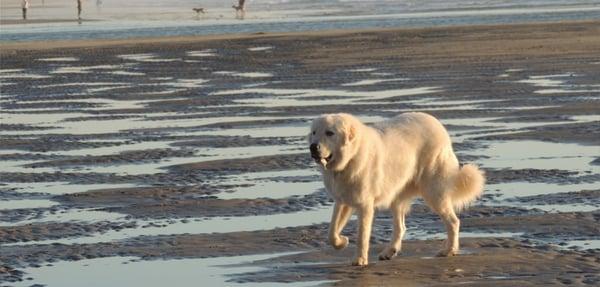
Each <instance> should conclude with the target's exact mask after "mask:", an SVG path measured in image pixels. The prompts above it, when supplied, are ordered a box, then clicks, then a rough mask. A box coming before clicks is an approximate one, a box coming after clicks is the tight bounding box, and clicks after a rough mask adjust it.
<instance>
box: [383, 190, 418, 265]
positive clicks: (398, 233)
mask: <svg viewBox="0 0 600 287" xmlns="http://www.w3.org/2000/svg"><path fill="white" fill-rule="evenodd" d="M411 201H412V197H409V198H398V199H397V200H395V201H394V202H393V203H392V206H391V211H392V214H393V216H394V219H393V223H394V233H393V235H392V241H391V242H390V244H389V245H388V246H387V247H386V248H385V249H384V250H383V251H381V253H379V260H390V259H392V258H393V257H394V256H396V254H398V252H400V249H401V248H402V238H403V237H404V233H405V232H406V225H405V224H404V218H405V217H406V214H407V213H408V211H409V210H410V205H411Z"/></svg>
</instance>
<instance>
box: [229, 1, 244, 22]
mask: <svg viewBox="0 0 600 287" xmlns="http://www.w3.org/2000/svg"><path fill="white" fill-rule="evenodd" d="M231 8H233V9H235V18H236V19H244V17H246V0H238V4H237V5H233V6H231Z"/></svg>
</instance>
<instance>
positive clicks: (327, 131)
mask: <svg viewBox="0 0 600 287" xmlns="http://www.w3.org/2000/svg"><path fill="white" fill-rule="evenodd" d="M309 142H310V143H311V144H313V143H314V144H318V145H319V147H320V154H321V157H322V158H321V159H316V160H315V162H317V165H318V166H319V168H320V170H321V172H322V176H323V182H324V184H325V187H326V189H327V191H328V192H329V193H330V194H331V196H332V197H333V198H334V200H335V207H334V212H333V216H332V219H331V225H330V232H329V240H330V243H331V244H332V245H333V246H334V247H335V248H338V249H339V248H344V247H345V246H347V244H348V238H346V237H345V236H342V235H340V232H341V230H342V229H343V227H344V225H345V224H346V223H347V221H348V219H349V217H350V215H351V214H352V212H353V211H354V210H356V211H357V213H358V221H359V222H358V225H359V232H358V237H359V238H358V240H357V245H358V254H357V257H356V259H355V260H354V262H353V264H354V265H367V264H368V250H369V238H370V234H371V224H372V221H373V216H374V212H375V209H376V208H383V209H388V208H389V209H391V211H392V213H393V215H394V232H393V238H392V241H391V242H390V244H389V246H388V247H387V248H386V249H385V250H384V251H383V252H381V253H380V254H379V258H380V259H382V260H384V259H391V258H392V257H394V256H395V255H396V254H397V252H398V251H400V247H401V241H402V237H403V235H404V232H405V230H406V227H405V225H404V217H405V214H406V213H407V212H408V210H409V208H410V205H411V202H412V199H413V198H414V197H415V196H421V197H423V199H424V201H425V203H426V204H427V205H428V206H429V207H430V208H431V209H432V210H433V211H435V212H436V213H438V214H439V215H440V217H441V218H442V220H443V222H444V224H445V226H446V229H447V232H448V239H447V240H446V245H445V247H444V248H443V249H442V251H440V253H439V254H438V255H440V256H451V255H454V254H456V252H457V251H458V246H459V244H458V230H459V225H460V222H459V220H458V218H457V217H456V214H455V211H459V210H461V209H462V208H464V207H465V206H467V205H468V204H469V203H470V202H472V201H473V200H475V199H476V198H477V197H479V196H480V195H481V193H482V191H483V185H484V182H485V178H484V175H483V172H481V171H480V170H479V169H478V168H477V166H475V165H470V164H468V165H464V166H463V167H462V168H460V167H459V164H458V160H457V158H456V155H455V154H454V151H453V150H452V143H451V141H450V136H449V135H448V132H447V131H446V129H445V128H444V127H443V126H442V124H441V123H440V122H439V121H438V120H437V119H435V118H434V117H432V116H430V115H428V114H425V113H405V114H401V115H399V116H397V117H395V118H392V119H390V120H387V121H384V122H379V123H376V124H374V125H373V126H367V125H365V124H363V123H361V122H360V121H359V120H358V119H357V118H355V117H353V116H352V115H349V114H329V115H323V116H321V117H319V118H317V119H315V120H314V121H313V124H312V128H311V133H310V136H309ZM330 155H331V160H330V161H327V160H325V158H327V157H329V156H330Z"/></svg>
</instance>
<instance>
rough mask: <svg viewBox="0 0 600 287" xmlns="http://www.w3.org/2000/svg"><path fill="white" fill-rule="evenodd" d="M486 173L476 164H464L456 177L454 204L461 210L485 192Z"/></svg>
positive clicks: (453, 193)
mask: <svg viewBox="0 0 600 287" xmlns="http://www.w3.org/2000/svg"><path fill="white" fill-rule="evenodd" d="M484 184H485V174H484V172H483V171H481V170H480V169H479V168H478V167H477V166H476V165H473V164H465V165H463V166H462V167H461V168H460V170H459V171H458V173H457V174H456V177H455V179H454V190H453V192H452V196H451V198H452V205H453V206H454V209H455V210H456V211H461V210H463V209H464V208H465V207H467V206H468V205H469V204H470V203H471V202H473V201H474V200H475V199H477V198H479V197H480V196H481V194H482V193H483V185H484Z"/></svg>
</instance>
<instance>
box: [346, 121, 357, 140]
mask: <svg viewBox="0 0 600 287" xmlns="http://www.w3.org/2000/svg"><path fill="white" fill-rule="evenodd" d="M346 134H347V135H346V137H347V138H348V142H353V141H354V139H355V138H356V127H355V126H354V125H353V124H350V125H349V126H348V129H347V131H346Z"/></svg>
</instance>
